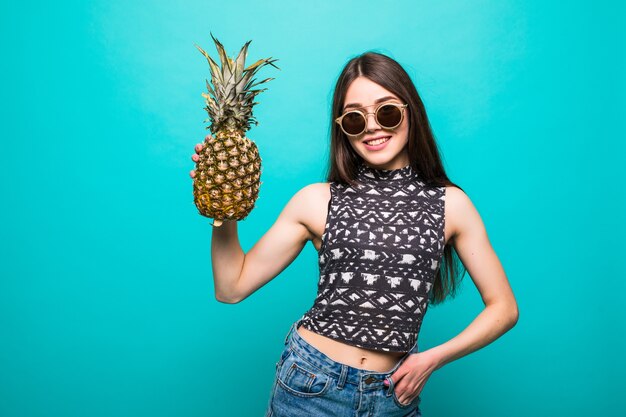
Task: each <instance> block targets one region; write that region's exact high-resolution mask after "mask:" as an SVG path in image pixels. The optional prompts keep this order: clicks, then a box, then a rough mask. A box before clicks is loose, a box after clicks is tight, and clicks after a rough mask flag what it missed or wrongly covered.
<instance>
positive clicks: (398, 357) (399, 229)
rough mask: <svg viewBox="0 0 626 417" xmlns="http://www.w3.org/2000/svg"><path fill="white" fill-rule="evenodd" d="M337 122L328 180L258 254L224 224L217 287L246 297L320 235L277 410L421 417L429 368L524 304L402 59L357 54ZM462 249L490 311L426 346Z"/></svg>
mask: <svg viewBox="0 0 626 417" xmlns="http://www.w3.org/2000/svg"><path fill="white" fill-rule="evenodd" d="M332 121H333V123H332V128H331V135H330V141H331V142H330V144H331V152H330V163H329V165H330V167H329V168H330V169H329V173H328V182H324V183H314V184H310V185H307V186H305V187H303V188H302V189H301V190H299V191H298V192H297V193H295V195H294V196H293V197H292V198H291V199H290V201H289V202H288V203H287V205H286V206H285V208H284V209H283V210H282V212H281V213H280V215H279V217H278V219H277V220H276V222H275V223H274V224H273V225H272V227H271V228H270V229H269V230H268V231H267V232H266V233H265V234H264V235H263V236H262V237H261V239H259V241H258V242H257V243H256V244H255V245H254V246H253V247H252V248H251V249H250V251H248V253H244V252H243V250H242V249H241V246H240V244H239V240H238V235H237V223H236V222H232V221H226V222H224V224H223V225H222V226H221V227H219V228H214V230H213V236H212V259H213V273H214V282H215V295H216V298H217V299H218V300H219V301H221V302H226V303H238V302H240V301H242V300H243V299H245V298H246V297H248V296H249V295H250V294H252V293H253V292H255V291H256V290H258V289H259V288H261V287H262V286H263V285H265V284H266V283H267V282H269V281H270V280H271V279H273V278H274V277H276V276H277V275H278V274H279V273H280V272H282V271H283V270H284V269H285V268H286V267H287V266H288V265H289V264H290V263H291V262H292V261H293V260H294V259H295V258H296V256H297V255H298V254H299V253H300V252H301V250H302V248H303V247H304V245H305V244H306V243H307V242H308V241H311V242H312V243H313V245H314V247H315V249H316V250H317V251H318V254H319V269H320V278H319V283H318V293H317V296H316V298H315V300H314V302H313V305H312V306H311V307H310V308H309V309H308V310H307V311H306V312H305V313H304V314H303V315H302V317H300V318H299V319H298V320H297V321H296V322H294V323H293V324H292V326H291V328H290V330H289V331H288V332H287V335H286V337H285V348H284V350H283V352H282V353H281V356H280V358H279V360H278V361H277V363H276V375H275V380H274V384H273V387H272V392H271V395H270V400H269V404H268V409H267V413H266V416H289V417H293V416H331V415H338V416H344V415H345V416H348V415H350V416H352V415H354V416H421V410H420V407H419V404H420V402H421V396H420V393H421V391H422V389H423V388H424V384H425V383H426V381H427V380H428V378H429V377H430V376H431V374H432V373H433V372H434V371H435V370H437V369H439V368H441V367H442V366H444V365H445V364H447V363H449V362H451V361H453V360H456V359H458V358H460V357H462V356H465V355H467V354H469V353H471V352H473V351H476V350H478V349H480V348H481V347H483V346H485V345H487V344H489V343H491V342H492V341H494V340H495V339H497V338H498V337H499V336H501V335H502V334H503V333H505V332H506V331H508V330H509V329H510V328H512V327H513V326H514V325H515V323H516V322H517V318H518V309H517V303H516V301H515V297H514V295H513V292H512V290H511V287H510V285H509V282H508V279H507V277H506V275H505V272H504V269H503V267H502V265H501V264H500V261H499V259H498V257H497V255H496V253H495V251H494V249H493V248H492V246H491V244H490V242H489V238H488V236H487V233H486V230H485V226H484V224H483V222H482V220H481V217H480V215H479V213H478V211H477V210H476V208H475V207H474V205H473V204H472V202H471V200H470V198H469V197H468V196H467V194H466V193H465V192H464V191H463V190H462V189H461V188H460V187H459V186H457V185H456V184H454V183H452V182H451V181H450V180H449V179H448V177H447V175H446V173H445V171H444V168H443V165H442V162H441V158H440V154H439V151H438V148H437V144H436V142H435V139H434V136H433V134H432V131H431V128H430V124H429V122H428V118H427V116H426V111H425V108H424V105H423V103H422V101H421V99H420V97H419V95H418V93H417V90H416V88H415V86H414V84H413V82H412V81H411V79H410V77H409V76H408V74H407V73H406V71H405V70H404V69H403V68H402V67H401V66H400V64H399V63H397V62H396V61H395V60H393V59H391V58H389V57H387V56H385V55H383V54H379V53H374V52H368V53H364V54H362V55H360V56H357V57H355V58H353V59H351V60H350V61H349V62H348V63H347V64H346V66H345V67H344V69H343V71H342V72H341V74H340V76H339V79H338V80H337V84H336V87H335V91H334V97H333V104H332ZM201 146H202V145H201V144H198V145H196V151H199V150H200V149H201ZM192 159H193V160H194V161H195V160H196V159H197V155H193V156H192ZM190 175H191V176H192V177H193V176H194V175H195V173H194V172H193V171H192V172H191V173H190ZM453 251H454V252H455V253H456V255H457V256H458V258H459V259H460V260H461V262H462V264H463V267H464V269H465V270H467V271H468V272H469V274H470V276H471V278H472V280H473V282H474V284H475V285H476V287H477V289H478V290H479V292H480V294H481V296H482V299H483V301H484V304H485V308H484V310H483V311H482V312H481V313H480V314H479V315H478V316H477V317H476V318H475V320H473V321H472V322H471V324H470V325H469V326H467V328H466V329H464V330H463V331H462V332H461V333H460V334H458V335H457V336H455V337H454V338H452V339H450V340H449V341H447V342H445V343H443V344H441V345H438V346H434V347H432V348H429V349H426V350H419V349H418V343H417V340H418V334H419V331H420V328H421V324H422V320H423V317H424V315H425V313H426V310H427V308H428V305H429V304H438V303H441V302H443V301H444V299H446V298H447V297H448V296H449V295H454V293H455V291H456V289H457V287H458V285H459V282H460V277H462V275H463V274H464V272H463V274H461V273H460V269H459V268H457V267H458V265H457V262H455V258H454V256H453Z"/></svg>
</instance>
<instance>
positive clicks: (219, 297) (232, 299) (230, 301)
mask: <svg viewBox="0 0 626 417" xmlns="http://www.w3.org/2000/svg"><path fill="white" fill-rule="evenodd" d="M215 299H216V300H217V301H219V302H220V303H224V304H237V303H239V302H241V300H242V299H241V298H239V297H233V296H230V297H228V296H224V294H217V293H216V294H215Z"/></svg>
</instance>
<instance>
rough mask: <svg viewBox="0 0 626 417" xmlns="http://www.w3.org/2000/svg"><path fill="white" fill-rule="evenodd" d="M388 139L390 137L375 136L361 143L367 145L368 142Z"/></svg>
mask: <svg viewBox="0 0 626 417" xmlns="http://www.w3.org/2000/svg"><path fill="white" fill-rule="evenodd" d="M389 138H391V136H376V137H375V138H369V139H365V140H364V141H363V143H369V142H372V141H375V140H377V139H389Z"/></svg>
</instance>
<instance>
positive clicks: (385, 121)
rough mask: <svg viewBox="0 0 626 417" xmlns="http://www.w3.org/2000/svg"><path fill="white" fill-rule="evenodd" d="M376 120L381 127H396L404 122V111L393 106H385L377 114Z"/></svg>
mask: <svg viewBox="0 0 626 417" xmlns="http://www.w3.org/2000/svg"><path fill="white" fill-rule="evenodd" d="M376 119H378V123H379V124H380V126H381V127H386V128H391V127H396V126H397V125H399V124H400V121H401V120H402V111H401V110H400V108H399V107H398V106H394V105H393V104H385V105H384V106H382V107H381V108H380V109H378V112H377V113H376Z"/></svg>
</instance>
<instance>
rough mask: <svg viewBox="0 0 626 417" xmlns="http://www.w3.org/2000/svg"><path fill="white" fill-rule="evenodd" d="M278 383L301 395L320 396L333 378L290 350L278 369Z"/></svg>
mask: <svg viewBox="0 0 626 417" xmlns="http://www.w3.org/2000/svg"><path fill="white" fill-rule="evenodd" d="M276 379H277V383H278V385H280V386H281V387H282V388H283V389H284V390H285V391H287V392H289V393H290V394H293V395H296V396H299V397H318V396H321V395H323V394H324V393H326V391H327V390H328V388H329V387H330V386H331V383H332V381H333V378H332V377H331V376H330V375H327V374H325V373H324V372H322V371H320V370H319V369H317V368H315V367H314V366H312V365H311V364H309V363H308V362H307V361H306V360H304V359H303V358H301V357H300V356H299V355H298V354H297V353H296V352H294V351H290V353H289V354H288V355H287V356H285V359H284V360H283V361H282V363H281V365H280V366H279V367H278V369H277V375H276Z"/></svg>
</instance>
